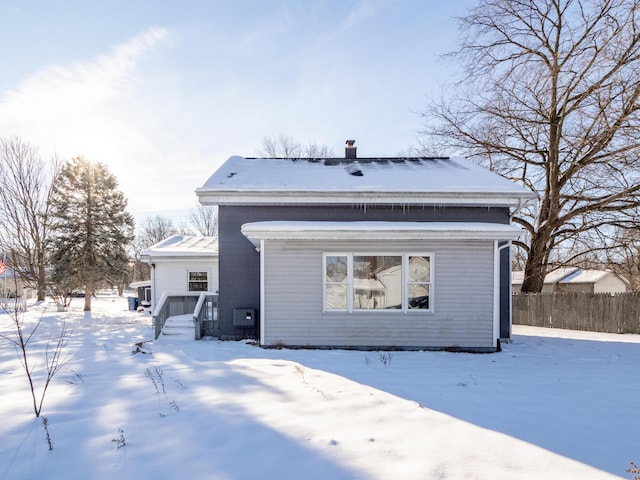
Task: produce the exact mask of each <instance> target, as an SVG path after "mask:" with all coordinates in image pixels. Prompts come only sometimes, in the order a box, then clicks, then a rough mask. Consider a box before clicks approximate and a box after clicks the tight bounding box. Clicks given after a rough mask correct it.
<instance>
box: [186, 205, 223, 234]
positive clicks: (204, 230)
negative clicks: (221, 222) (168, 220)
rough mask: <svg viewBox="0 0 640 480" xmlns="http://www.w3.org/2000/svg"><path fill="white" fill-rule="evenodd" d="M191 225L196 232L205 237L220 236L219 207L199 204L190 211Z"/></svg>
mask: <svg viewBox="0 0 640 480" xmlns="http://www.w3.org/2000/svg"><path fill="white" fill-rule="evenodd" d="M189 219H190V220H191V225H192V226H193V228H194V229H195V230H196V232H197V233H198V234H200V235H203V236H205V237H217V236H218V208H217V207H215V206H210V205H201V204H198V205H197V206H196V207H195V208H193V209H192V210H190V211H189Z"/></svg>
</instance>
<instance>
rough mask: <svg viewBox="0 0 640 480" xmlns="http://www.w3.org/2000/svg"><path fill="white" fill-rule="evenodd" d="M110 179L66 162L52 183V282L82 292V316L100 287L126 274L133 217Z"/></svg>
mask: <svg viewBox="0 0 640 480" xmlns="http://www.w3.org/2000/svg"><path fill="white" fill-rule="evenodd" d="M126 207H127V200H126V198H125V197H124V195H123V194H122V192H120V191H119V190H118V182H117V180H116V178H115V177H114V176H113V175H112V174H111V173H109V171H108V170H107V167H106V166H105V165H103V164H101V163H93V162H90V161H88V160H86V159H84V158H82V157H77V158H74V159H73V160H71V161H69V162H67V163H66V164H65V165H64V166H63V167H62V170H61V172H60V174H59V175H58V177H57V178H56V180H55V182H54V186H53V193H52V210H51V231H52V241H51V247H52V248H51V265H52V267H53V281H54V283H56V280H57V281H58V282H60V283H63V284H66V285H70V284H72V285H75V288H84V292H85V301H84V310H85V311H91V295H92V294H93V293H94V292H95V289H96V288H97V286H98V285H99V284H100V283H109V284H115V283H117V282H120V281H121V279H122V278H124V277H125V275H126V272H127V269H128V260H129V259H128V255H127V251H126V248H127V246H128V245H129V243H130V242H131V241H132V240H133V228H134V222H133V217H132V216H131V215H130V214H129V213H128V212H127V211H126Z"/></svg>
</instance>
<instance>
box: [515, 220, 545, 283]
mask: <svg viewBox="0 0 640 480" xmlns="http://www.w3.org/2000/svg"><path fill="white" fill-rule="evenodd" d="M546 243H547V242H546V241H544V239H543V238H541V234H540V232H536V233H535V234H534V235H532V238H531V247H530V250H529V256H528V257H527V263H526V265H525V268H524V280H523V282H522V288H521V289H520V291H521V292H522V293H540V292H542V287H543V286H544V277H545V276H546V274H547V264H546V261H545V258H546V251H547V248H546Z"/></svg>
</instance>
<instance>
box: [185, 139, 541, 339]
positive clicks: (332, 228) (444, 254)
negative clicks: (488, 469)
mask: <svg viewBox="0 0 640 480" xmlns="http://www.w3.org/2000/svg"><path fill="white" fill-rule="evenodd" d="M346 157H347V158H324V159H315V158H314V159H309V158H306V159H305V158H301V159H273V158H267V159H265V158H260V159H257V158H243V157H237V156H236V157H231V158H229V159H228V160H227V161H226V162H225V163H224V164H223V165H222V166H221V167H220V168H219V169H218V170H217V171H216V172H215V173H214V174H213V175H212V176H211V177H210V178H209V179H208V180H207V181H206V182H205V184H204V186H202V187H201V188H198V189H197V190H196V194H197V196H198V198H199V200H200V203H202V204H203V205H218V232H219V233H218V235H219V239H218V240H219V242H218V247H219V255H220V257H219V262H220V263H219V266H220V270H219V275H220V289H219V290H220V295H219V317H218V318H219V327H220V335H221V337H222V338H240V337H242V336H243V335H244V334H246V333H247V327H249V326H251V328H252V329H251V333H252V334H253V335H255V337H256V338H258V339H259V341H260V343H261V345H263V346H274V345H288V346H297V347H304V346H314V347H350V348H393V347H398V348H416V349H417V348H445V347H457V348H468V349H476V350H479V351H494V350H495V349H496V348H497V346H498V339H499V338H508V337H510V334H511V303H510V301H511V276H510V272H511V268H510V249H509V246H510V241H511V240H512V239H515V238H517V237H518V236H519V235H520V229H519V228H517V227H515V226H512V225H511V224H510V219H511V215H512V214H513V213H514V212H515V211H516V210H518V209H519V208H521V207H523V206H524V205H526V204H527V203H529V202H534V201H535V195H534V194H533V193H532V192H530V191H529V190H526V189H525V188H523V187H521V186H519V185H517V184H515V183H513V182H510V181H508V180H506V179H504V178H502V177H500V176H498V175H496V174H494V173H492V172H490V171H489V170H486V169H484V168H481V167H479V166H478V165H475V164H473V163H471V162H469V161H467V160H465V159H462V158H355V148H353V149H352V150H350V149H349V148H347V151H346Z"/></svg>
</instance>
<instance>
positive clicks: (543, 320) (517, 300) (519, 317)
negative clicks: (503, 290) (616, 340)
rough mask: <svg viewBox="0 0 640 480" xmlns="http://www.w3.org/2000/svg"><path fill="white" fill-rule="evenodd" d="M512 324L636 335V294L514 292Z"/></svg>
mask: <svg viewBox="0 0 640 480" xmlns="http://www.w3.org/2000/svg"><path fill="white" fill-rule="evenodd" d="M513 323H514V324H515V325H531V326H534V327H550V328H566V329H569V330H585V331H591V332H608V333H640V295H639V294H638V293H635V292H633V293H618V294H615V295H611V294H608V293H596V294H593V293H528V294H524V293H516V294H514V295H513Z"/></svg>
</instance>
